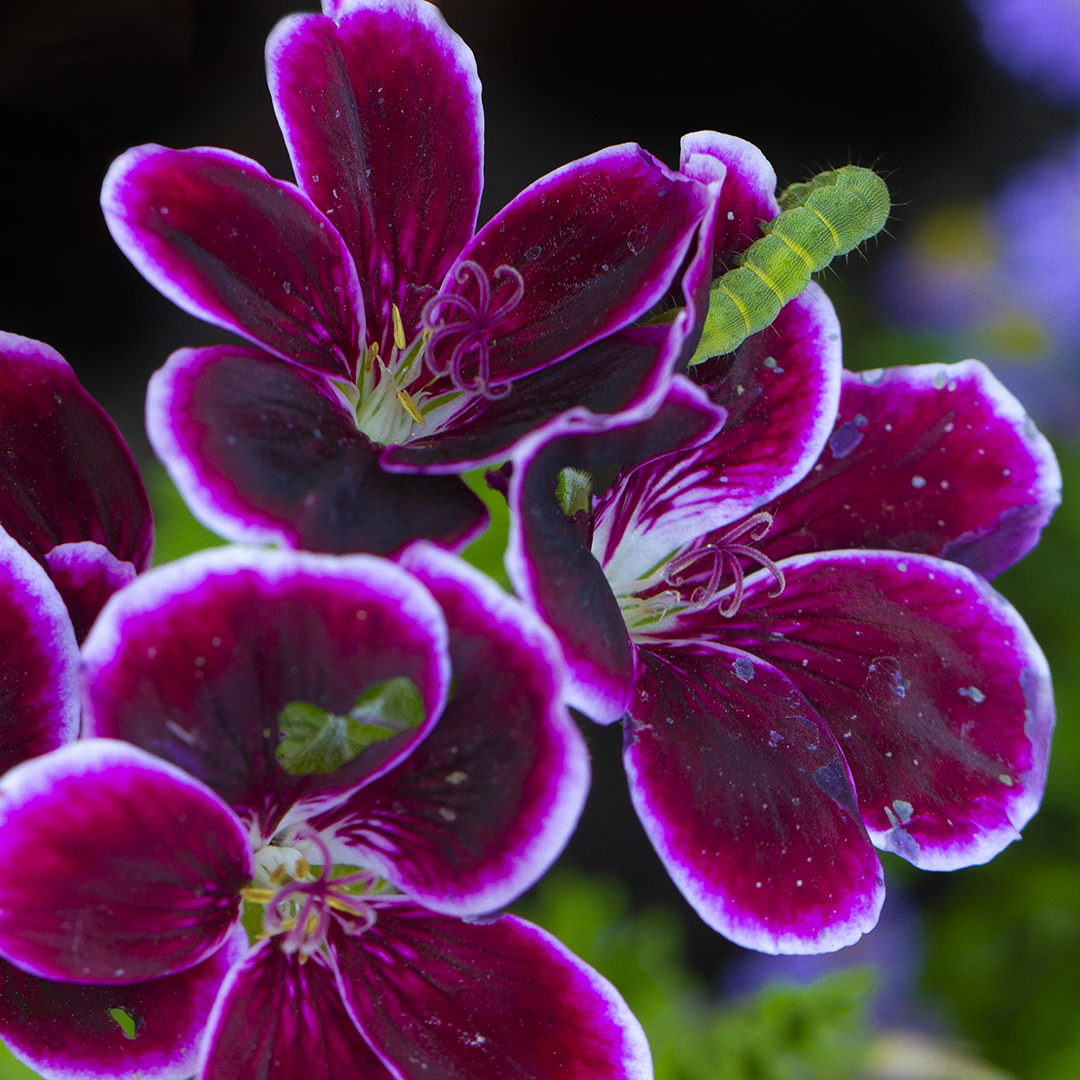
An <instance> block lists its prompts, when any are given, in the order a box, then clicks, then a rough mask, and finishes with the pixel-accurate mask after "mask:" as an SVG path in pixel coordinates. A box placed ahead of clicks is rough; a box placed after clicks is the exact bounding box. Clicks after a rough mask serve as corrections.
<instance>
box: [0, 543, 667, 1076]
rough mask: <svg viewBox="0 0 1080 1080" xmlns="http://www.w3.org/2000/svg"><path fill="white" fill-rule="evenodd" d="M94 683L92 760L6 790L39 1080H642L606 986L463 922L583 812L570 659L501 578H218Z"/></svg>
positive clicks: (110, 644)
mask: <svg viewBox="0 0 1080 1080" xmlns="http://www.w3.org/2000/svg"><path fill="white" fill-rule="evenodd" d="M84 662H85V672H86V678H85V693H84V707H85V725H86V729H87V731H88V733H89V735H90V737H89V738H86V739H83V740H81V741H79V742H77V743H74V744H72V745H70V746H67V747H64V748H62V749H60V750H58V751H56V752H54V753H51V754H48V755H45V756H43V757H40V758H36V759H35V760H33V761H30V762H27V763H25V764H24V765H21V766H19V767H17V768H16V769H14V770H12V771H11V772H9V773H8V774H7V775H6V776H5V777H4V778H3V780H2V781H0V790H2V792H3V798H2V799H0V867H2V868H3V869H2V870H0V952H2V953H3V956H4V957H5V960H4V962H2V963H0V974H2V976H3V986H2V990H0V1033H2V1034H3V1037H4V1039H5V1041H6V1042H7V1043H8V1045H9V1046H10V1047H11V1048H12V1049H13V1051H14V1052H15V1053H16V1054H17V1055H18V1056H20V1057H21V1058H22V1059H24V1060H26V1061H27V1062H29V1063H30V1064H31V1065H32V1066H33V1067H34V1068H35V1069H37V1070H38V1071H40V1072H41V1073H42V1074H43V1075H44V1076H46V1077H50V1078H52V1077H56V1078H59V1077H65V1078H69V1077H92V1076H111V1077H115V1076H127V1077H135V1076H141V1077H144V1078H149V1077H154V1078H162V1080H164V1078H177V1080H180V1078H182V1077H185V1076H189V1075H191V1073H192V1072H195V1071H196V1070H197V1072H198V1076H199V1077H200V1080H209V1078H215V1080H216V1078H219V1077H220V1078H223V1080H224V1078H228V1080H238V1078H254V1077H259V1078H267V1080H271V1078H288V1080H292V1078H294V1077H296V1076H299V1075H300V1074H301V1071H303V1075H304V1076H305V1077H307V1078H309V1080H332V1078H337V1077H341V1076H346V1075H348V1076H354V1075H363V1076H365V1077H371V1078H373V1080H377V1078H390V1077H394V1078H396V1080H403V1078H411V1077H420V1076H435V1075H438V1076H445V1077H466V1076H476V1075H485V1076H487V1075H490V1076H509V1075H527V1076H537V1077H547V1076H556V1075H557V1076H560V1077H562V1076H568V1077H573V1078H582V1080H584V1078H593V1077H595V1078H600V1077H610V1076H614V1077H634V1078H638V1077H641V1078H644V1077H647V1076H648V1075H649V1074H650V1073H649V1067H648V1060H649V1059H648V1048H647V1046H646V1045H645V1043H644V1037H643V1035H642V1033H641V1030H640V1027H639V1026H638V1025H637V1023H636V1021H634V1020H633V1018H632V1016H631V1015H630V1014H629V1012H628V1011H627V1009H626V1006H625V1005H624V1004H623V1002H622V1001H621V999H620V998H619V997H618V995H617V994H616V993H615V991H614V990H613V989H612V988H611V986H610V985H609V984H607V983H606V982H605V981H604V980H602V979H601V978H600V977H599V976H597V975H596V974H595V973H594V972H592V971H591V970H590V969H588V968H586V967H585V966H584V965H583V964H581V963H580V961H577V960H576V959H575V958H573V957H572V956H571V955H570V954H569V953H568V952H567V951H566V950H565V949H563V948H562V947H561V946H560V945H558V943H557V942H555V941H554V939H552V938H550V937H549V936H548V935H546V934H545V933H543V932H542V931H540V930H539V929H537V928H536V927H533V926H531V925H529V924H528V923H525V922H522V921H521V920H518V919H514V918H512V917H510V916H503V917H498V918H493V919H492V918H486V917H485V918H477V917H476V916H478V915H482V914H483V913H485V912H489V911H493V910H496V909H498V908H499V907H501V906H502V905H504V904H505V903H507V902H508V901H509V900H510V899H512V898H513V897H514V896H516V895H517V894H518V893H520V892H521V891H522V890H523V889H524V888H526V887H527V886H528V885H529V884H531V883H532V882H533V881H534V880H535V879H536V877H538V876H539V875H540V874H541V873H542V872H543V871H544V869H546V867H547V866H548V865H549V864H550V862H551V861H552V860H553V859H554V857H555V856H556V854H557V853H558V851H559V850H560V849H561V847H562V845H563V844H564V842H565V840H566V838H567V836H568V835H569V833H570V832H571V831H572V829H573V827H574V825H575V823H576V820H577V817H578V814H579V813H580V810H581V807H582V804H583V801H584V797H585V791H586V788H587V784H588V758H587V754H586V751H585V749H584V742H583V740H582V739H581V736H580V734H579V733H578V732H577V729H576V728H575V726H574V724H573V722H572V720H571V719H570V717H569V715H568V713H567V711H566V709H565V706H563V705H562V703H561V689H562V669H561V662H560V659H559V653H558V648H557V646H556V644H555V642H554V641H553V640H552V638H551V635H550V634H549V633H548V632H547V630H546V629H545V628H544V627H543V625H542V624H541V623H540V622H539V620H537V619H536V617H535V616H533V615H531V614H530V613H529V612H528V611H527V610H526V609H525V608H524V607H523V606H522V605H520V604H519V603H518V602H516V601H514V600H512V599H510V598H508V597H506V596H505V594H503V593H502V592H501V591H500V590H499V589H497V588H496V587H495V586H494V585H492V584H491V583H490V582H488V581H487V580H486V579H484V578H483V577H482V575H480V574H479V573H477V572H476V571H473V570H471V569H469V568H467V567H465V566H464V565H463V564H461V563H460V562H459V561H457V560H456V559H454V558H453V557H452V556H449V555H447V554H445V553H443V552H440V551H439V549H437V548H434V547H432V546H431V545H414V546H412V547H411V548H409V549H408V550H407V551H406V552H404V553H403V555H402V556H401V560H400V565H395V564H393V563H388V562H386V561H384V560H381V559H376V558H373V557H370V556H350V557H345V558H341V559H338V558H334V557H329V556H319V555H310V554H305V553H290V552H267V551H258V550H243V549H218V550H215V551H213V552H208V553H205V554H203V555H199V556H194V557H192V558H189V559H187V560H182V561H181V562H178V563H174V564H171V565H170V566H167V567H164V568H161V569H159V570H156V571H154V572H152V573H150V574H147V575H145V576H144V577H141V578H139V579H138V581H137V582H135V583H134V584H133V585H131V586H130V587H129V588H127V589H126V590H124V591H123V592H122V593H120V594H118V595H117V596H116V597H114V598H113V600H112V601H111V602H110V604H109V605H108V606H107V607H106V608H105V610H104V612H103V613H102V616H101V618H100V619H99V621H98V623H97V624H96V626H95V628H94V630H93V632H92V633H91V635H90V637H89V638H88V639H87V642H86V646H85V650H84ZM103 736H104V737H103ZM333 864H340V865H343V866H345V867H346V869H344V870H342V869H340V867H339V869H336V870H333V871H332V866H333ZM313 867H314V869H313ZM242 898H243V899H244V900H245V901H247V902H248V903H249V904H251V905H255V906H256V908H257V907H258V906H260V905H261V906H263V907H264V913H263V916H262V937H261V940H259V942H258V943H257V944H256V945H255V946H254V947H253V948H250V949H249V948H248V945H247V938H246V935H245V933H244V931H243V930H242V928H241V927H240V924H239V915H240V910H241V899H242ZM466 916H468V917H467V918H466ZM118 1011H119V1012H118ZM124 1014H126V1016H124ZM120 1018H122V1019H125V1020H126V1021H127V1023H128V1026H129V1032H128V1034H129V1035H133V1036H134V1037H126V1036H125V1033H124V1032H123V1030H122V1029H121V1026H120V1024H119V1023H118V1019H120Z"/></svg>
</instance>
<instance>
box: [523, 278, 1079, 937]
mask: <svg viewBox="0 0 1080 1080" xmlns="http://www.w3.org/2000/svg"><path fill="white" fill-rule="evenodd" d="M694 374H695V378H696V379H697V380H698V381H699V382H701V384H702V385H701V386H695V385H692V384H691V383H690V382H689V381H688V380H686V379H684V378H683V377H681V376H680V377H677V378H676V380H675V382H674V384H673V387H672V390H671V392H670V394H669V397H668V400H667V402H666V404H665V405H664V406H663V407H662V408H661V409H660V410H659V411H658V412H657V413H656V415H655V417H654V418H653V419H652V420H650V421H648V422H646V423H644V424H639V425H636V426H631V427H628V428H625V429H621V430H611V431H607V432H603V433H598V434H594V435H590V434H587V433H584V432H582V431H580V430H575V429H574V428H573V427H572V425H570V424H565V425H564V427H563V430H562V431H556V430H555V429H549V430H548V431H546V432H544V433H542V434H541V435H538V436H537V437H535V438H533V439H532V440H528V441H526V443H524V444H523V445H522V447H521V449H520V451H519V453H518V456H517V457H516V459H515V463H514V471H513V475H512V479H511V482H510V486H509V493H508V494H509V501H510V505H511V512H512V522H511V536H510V546H509V549H508V554H507V569H508V571H509V573H510V577H511V580H512V581H513V583H514V585H515V588H516V589H517V591H518V593H519V595H521V596H523V597H524V598H526V599H527V600H528V601H529V602H530V603H531V604H532V605H533V606H534V607H535V608H536V609H537V610H538V611H539V612H540V613H541V614H542V615H543V616H544V617H545V619H546V620H547V621H548V623H549V625H551V626H552V627H553V628H554V630H555V632H556V634H557V636H558V637H559V639H560V641H561V643H562V645H563V649H564V653H565V655H566V659H567V663H568V666H569V669H570V673H571V681H570V689H569V694H568V696H569V700H570V702H571V704H573V705H575V706H576V707H578V708H580V709H582V710H583V711H584V712H586V713H588V714H589V715H590V716H591V717H592V718H593V719H594V720H596V721H598V722H600V723H611V722H612V721H614V720H617V719H619V718H620V717H625V719H624V730H625V750H624V760H625V764H626V767H627V773H628V777H629V782H630V789H631V795H632V798H633V800H634V804H635V807H636V809H637V811H638V814H639V816H640V818H641V820H642V823H643V824H644V826H645V829H646V831H647V832H648V834H649V836H650V839H651V840H652V842H653V844H654V846H655V847H656V849H657V851H658V852H659V854H660V856H661V858H662V859H663V861H664V863H665V865H666V867H667V869H668V871H669V872H670V873H671V875H672V877H673V879H674V880H675V882H676V883H677V884H678V885H679V887H680V889H681V890H682V891H683V893H684V894H685V895H686V896H687V898H688V899H689V900H690V902H691V903H692V904H693V905H694V906H695V908H696V909H697V910H698V912H699V913H700V914H701V916H702V918H704V919H705V921H706V922H708V923H709V924H710V925H711V926H713V927H714V928H716V929H717V930H719V931H721V932H722V933H724V934H725V935H727V936H728V937H730V938H732V939H733V940H734V941H736V942H738V943H740V944H742V945H746V946H749V947H752V948H757V949H759V950H762V951H766V952H817V951H827V950H831V949H836V948H839V947H841V946H843V945H847V944H850V943H851V942H853V941H855V940H857V939H858V937H859V936H860V934H862V933H863V932H865V931H866V930H869V929H870V928H871V927H872V926H873V925H874V923H875V921H876V919H877V915H878V911H879V909H880V906H881V902H882V898H883V888H884V886H883V881H882V877H881V869H880V865H879V863H878V859H877V857H876V855H875V854H874V851H873V847H872V845H871V842H873V844H876V845H877V846H879V847H882V848H885V849H888V850H891V851H894V852H896V853H897V854H900V855H902V856H903V857H905V858H907V859H909V860H910V861H911V862H913V863H914V864H915V865H917V866H920V867H924V868H927V869H938V870H945V869H953V868H956V867H959V866H966V865H970V864H972V863H978V862H984V861H986V860H988V859H989V858H991V857H992V856H993V855H994V854H996V853H997V852H998V851H1000V850H1001V849H1002V848H1003V847H1004V846H1005V845H1006V844H1008V843H1010V842H1011V841H1012V840H1013V839H1015V838H1016V837H1017V836H1018V830H1019V829H1020V828H1021V827H1022V826H1023V825H1024V823H1025V822H1026V821H1027V820H1028V819H1029V818H1030V816H1031V815H1032V813H1034V811H1035V809H1036V807H1037V805H1038V802H1039V799H1040V797H1041V794H1042V790H1043V785H1044V780H1045V775H1046V765H1047V755H1048V751H1049V738H1050V731H1051V728H1052V725H1053V704H1052V697H1051V691H1050V681H1049V673H1048V670H1047V667H1046V662H1045V660H1044V658H1043V656H1042V653H1041V652H1040V650H1039V649H1038V646H1037V645H1036V644H1035V642H1034V641H1033V639H1032V638H1031V635H1030V633H1029V631H1028V629H1027V627H1026V626H1025V625H1024V623H1023V622H1022V621H1021V619H1020V618H1019V616H1018V615H1017V614H1016V612H1015V611H1014V610H1013V609H1012V608H1011V607H1010V606H1009V605H1008V604H1007V603H1006V602H1005V601H1004V600H1003V599H1002V598H1001V597H1000V596H999V595H998V594H997V593H995V592H994V591H993V590H992V589H991V588H990V587H989V586H988V585H987V583H986V581H985V577H990V576H993V575H994V574H996V573H998V572H1000V571H1001V570H1003V569H1004V568H1005V567H1007V566H1008V565H1010V564H1011V563H1012V562H1014V561H1015V560H1017V559H1018V558H1020V557H1022V556H1023V555H1024V554H1025V553H1026V552H1027V551H1028V550H1030V548H1031V547H1032V546H1033V545H1034V544H1035V543H1036V542H1037V540H1038V536H1039V532H1040V530H1041V528H1042V527H1043V525H1044V524H1045V523H1046V521H1047V520H1048V519H1049V517H1050V514H1051V513H1052V511H1053V508H1054V507H1055V506H1056V505H1057V502H1058V501H1059V493H1060V473H1059V472H1058V469H1057V464H1056V461H1055V459H1054V457H1053V453H1052V451H1051V450H1050V448H1049V445H1048V444H1047V442H1046V440H1045V439H1043V437H1042V436H1041V435H1039V434H1038V432H1037V431H1035V429H1034V428H1033V427H1032V425H1031V424H1030V421H1029V420H1028V419H1027V417H1026V415H1025V414H1024V412H1023V410H1022V408H1021V407H1020V406H1019V404H1018V403H1017V402H1016V401H1015V399H1014V398H1012V397H1011V395H1009V394H1008V393H1007V391H1005V390H1004V389H1003V388H1002V387H1001V386H1000V384H998V383H997V382H996V381H995V380H994V379H993V377H992V376H991V375H990V374H989V373H988V372H987V371H986V369H985V368H984V367H983V366H982V365H981V364H978V363H976V362H974V361H967V362H965V363H962V364H958V365H955V366H952V367H942V366H938V367H928V368H913V369H903V368H900V369H894V370H892V371H890V372H888V373H885V374H883V373H882V372H876V373H866V374H864V375H862V376H861V377H860V376H849V375H847V374H844V375H843V378H842V377H841V368H840V333H839V325H838V323H837V321H836V317H835V314H834V313H833V310H832V307H831V305H830V304H829V302H828V300H827V299H826V297H825V295H824V293H822V292H821V290H820V289H818V288H817V287H816V286H814V287H811V289H809V290H808V291H807V292H806V293H805V294H804V295H803V296H801V297H800V298H799V299H797V300H795V301H793V302H792V303H791V304H789V305H788V306H787V307H785V308H784V310H783V311H782V312H781V315H780V317H779V318H778V319H777V321H776V322H775V323H774V324H773V326H772V327H770V329H769V330H767V331H764V332H762V333H760V334H757V335H755V336H754V337H752V338H750V339H748V340H747V341H746V343H745V344H744V345H743V346H742V347H740V349H739V350H738V351H737V352H736V353H735V354H734V355H733V356H729V357H722V358H718V359H716V360H712V361H709V362H707V363H705V364H702V365H700V366H699V367H697V368H695V369H694ZM709 409H712V410H713V417H714V422H713V426H712V429H711V431H712V434H711V437H708V435H709V431H708V428H707V424H706V418H707V417H708V415H709ZM718 410H719V411H720V412H721V413H723V412H726V423H725V425H724V427H723V430H722V431H721V432H720V433H719V434H716V433H715V432H716V428H717V427H718V426H719V423H718V421H716V419H715V417H716V412H717V411H718ZM695 425H696V427H695ZM678 430H682V431H684V432H687V431H691V430H696V431H697V432H698V433H699V438H698V443H697V445H696V448H691V449H683V450H681V451H679V452H676V453H663V454H661V455H660V456H650V455H649V452H648V446H649V445H650V443H655V442H660V443H663V442H664V440H665V439H666V440H671V438H672V433H673V432H676V431H678ZM701 432H705V434H706V440H705V441H701V437H700V433H701ZM666 449H667V448H666V447H665V450H666ZM627 459H630V460H631V464H630V465H629V466H627V468H626V469H625V470H624V471H623V473H622V474H621V476H620V477H619V479H618V480H617V481H616V482H615V484H614V485H613V486H612V487H611V488H610V489H609V490H608V491H607V492H606V493H605V494H604V495H603V496H602V497H601V498H600V499H599V501H598V502H597V503H596V504H595V505H594V506H591V505H590V500H589V499H584V498H582V499H579V500H578V505H580V507H581V509H579V510H577V511H576V512H575V513H574V514H573V516H570V515H569V514H568V513H567V512H565V509H564V506H563V505H561V504H560V501H559V499H558V497H557V494H556V491H557V484H556V482H557V479H558V478H559V477H560V475H562V476H563V477H564V480H563V496H564V502H566V501H567V500H566V498H565V495H566V486H567V485H566V480H565V477H566V474H565V473H562V472H561V470H563V469H564V468H565V467H568V466H573V467H576V468H578V469H584V470H595V469H597V468H601V467H610V466H612V465H613V464H617V463H618V462H619V461H621V460H622V461H625V460H627ZM643 459H644V460H643ZM580 479H581V478H580V477H579V482H580ZM568 508H569V509H570V510H573V509H574V506H573V505H568Z"/></svg>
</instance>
